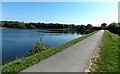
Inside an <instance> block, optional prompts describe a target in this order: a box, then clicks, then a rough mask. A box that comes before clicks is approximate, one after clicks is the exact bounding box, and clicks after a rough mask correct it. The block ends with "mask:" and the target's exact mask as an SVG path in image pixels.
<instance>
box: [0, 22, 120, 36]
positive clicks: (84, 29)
mask: <svg viewBox="0 0 120 74" xmlns="http://www.w3.org/2000/svg"><path fill="white" fill-rule="evenodd" d="M0 26H2V27H7V28H18V29H43V28H48V29H64V28H69V29H76V30H78V31H79V32H80V33H82V34H88V33H91V32H93V31H96V30H101V29H105V30H109V31H111V32H113V33H116V34H119V35H120V23H115V22H113V23H111V24H109V25H107V24H106V23H102V24H101V26H99V27H98V26H92V24H87V25H75V24H60V23H41V22H38V23H33V22H30V23H24V22H18V21H0Z"/></svg>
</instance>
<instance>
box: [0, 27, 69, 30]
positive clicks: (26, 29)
mask: <svg viewBox="0 0 120 74" xmlns="http://www.w3.org/2000/svg"><path fill="white" fill-rule="evenodd" d="M0 29H16V30H70V29H69V28H64V29H55V28H36V29H19V28H6V27H0Z"/></svg>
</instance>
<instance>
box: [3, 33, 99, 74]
mask: <svg viewBox="0 0 120 74" xmlns="http://www.w3.org/2000/svg"><path fill="white" fill-rule="evenodd" d="M96 32H98V31H95V32H93V33H90V34H88V35H85V36H83V37H79V38H77V39H74V40H72V41H70V42H68V43H65V44H63V45H61V46H57V47H54V48H49V49H47V50H44V51H42V52H40V53H37V54H35V55H32V56H29V57H26V58H22V59H18V60H15V61H13V62H10V63H8V64H6V65H4V66H2V72H3V73H4V72H20V71H22V70H24V69H26V68H28V67H30V66H32V65H34V64H36V63H39V62H40V61H41V60H43V59H46V58H48V57H50V56H52V55H53V54H55V53H57V52H59V51H62V50H64V49H65V48H68V47H70V46H72V45H74V44H76V43H77V42H79V41H81V40H83V39H85V38H87V37H89V36H91V35H93V34H94V33H96Z"/></svg>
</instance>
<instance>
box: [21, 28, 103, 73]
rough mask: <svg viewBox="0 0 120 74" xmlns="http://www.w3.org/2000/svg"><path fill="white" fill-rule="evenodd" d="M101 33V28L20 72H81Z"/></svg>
mask: <svg viewBox="0 0 120 74" xmlns="http://www.w3.org/2000/svg"><path fill="white" fill-rule="evenodd" d="M103 33H104V31H103V30H101V31H99V32H98V33H96V34H94V35H92V36H90V37H88V38H86V39H84V40H82V41H80V42H78V43H77V44H75V45H73V46H71V47H69V48H67V49H65V50H63V51H61V52H59V53H57V54H55V55H53V56H51V57H49V58H48V59H45V60H43V61H41V62H40V63H38V64H35V65H33V66H31V67H29V68H27V69H25V70H23V71H22V72H83V71H84V70H85V68H86V66H87V64H88V62H89V60H90V58H91V57H92V55H93V53H94V51H95V49H96V47H97V45H98V43H99V42H100V40H101V38H102V35H103Z"/></svg>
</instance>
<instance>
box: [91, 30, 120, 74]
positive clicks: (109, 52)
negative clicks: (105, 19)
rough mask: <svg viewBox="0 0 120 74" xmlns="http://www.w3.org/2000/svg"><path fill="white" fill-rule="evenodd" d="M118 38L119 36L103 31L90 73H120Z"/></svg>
mask: <svg viewBox="0 0 120 74" xmlns="http://www.w3.org/2000/svg"><path fill="white" fill-rule="evenodd" d="M119 38H120V36H118V35H116V34H113V33H111V32H109V31H105V33H104V35H103V38H102V41H101V44H100V47H99V48H100V50H99V57H98V58H97V59H96V61H95V60H94V61H93V62H94V64H93V65H92V69H91V72H118V71H119V72H120V69H119V63H118V60H119V55H120V54H119V53H120V49H119V48H120V44H119V43H118V41H119V40H118V39H119ZM118 44H119V45H118Z"/></svg>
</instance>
